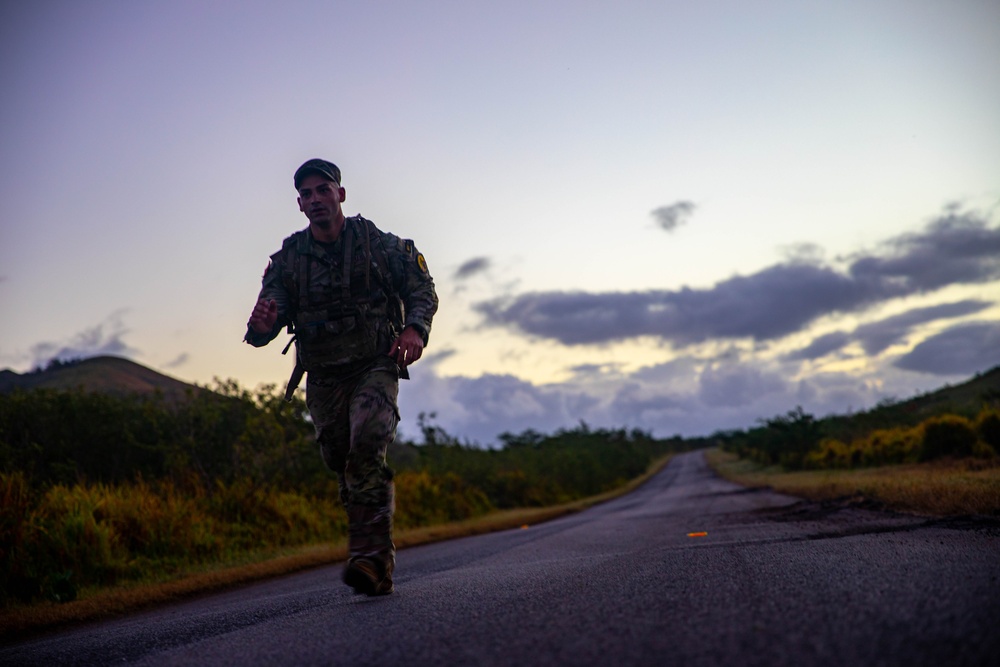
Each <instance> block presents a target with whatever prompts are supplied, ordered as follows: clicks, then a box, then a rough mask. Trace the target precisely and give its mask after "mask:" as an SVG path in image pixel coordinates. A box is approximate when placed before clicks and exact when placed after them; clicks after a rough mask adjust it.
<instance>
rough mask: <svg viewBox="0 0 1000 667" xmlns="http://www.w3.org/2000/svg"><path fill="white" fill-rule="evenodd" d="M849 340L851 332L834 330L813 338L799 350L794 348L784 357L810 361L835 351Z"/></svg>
mask: <svg viewBox="0 0 1000 667" xmlns="http://www.w3.org/2000/svg"><path fill="white" fill-rule="evenodd" d="M850 342H851V334H849V333H847V332H846V331H834V332H833V333H828V334H824V335H822V336H820V337H818V338H816V339H814V340H813V342H811V343H809V344H808V345H806V346H805V347H804V348H802V349H801V350H796V351H795V352H792V353H791V354H789V355H787V356H786V357H785V358H786V359H790V360H793V361H812V360H813V359H819V358H821V357H825V356H826V355H828V354H830V353H831V352H836V351H837V350H839V349H841V348H843V347H845V346H846V345H847V344H848V343H850Z"/></svg>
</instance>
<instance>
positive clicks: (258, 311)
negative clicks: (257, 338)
mask: <svg viewBox="0 0 1000 667" xmlns="http://www.w3.org/2000/svg"><path fill="white" fill-rule="evenodd" d="M277 321H278V302H277V301H275V300H274V299H261V300H259V301H258V302H257V305H256V306H254V307H253V312H252V313H250V322H248V324H249V325H250V328H251V329H253V330H254V331H256V332H257V333H259V334H265V333H270V331H271V329H273V328H274V323H275V322H277Z"/></svg>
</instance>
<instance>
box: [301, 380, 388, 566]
mask: <svg viewBox="0 0 1000 667" xmlns="http://www.w3.org/2000/svg"><path fill="white" fill-rule="evenodd" d="M314 375H315V374H314V373H310V374H309V375H308V378H307V380H306V405H307V406H308V408H309V414H310V415H311V416H312V420H313V424H314V426H315V427H316V440H317V442H318V443H319V450H320V454H321V455H322V457H323V462H324V463H325V464H326V466H327V467H328V468H330V470H332V471H333V472H335V473H336V474H337V481H338V482H339V484H340V500H341V502H343V504H344V508H345V509H346V510H347V520H348V549H349V551H350V556H351V558H352V559H354V558H361V557H364V558H369V559H371V560H373V561H376V562H377V563H379V564H380V565H382V566H383V567H384V569H385V572H386V573H388V574H391V573H392V570H393V569H394V567H395V563H396V546H395V545H394V544H393V542H392V514H393V511H394V510H395V487H394V485H393V482H392V477H393V473H392V470H391V469H390V468H389V465H388V464H387V463H386V458H385V457H386V449H387V448H388V447H389V443H391V442H392V441H393V440H394V439H395V438H396V425H397V424H398V423H399V412H398V410H397V409H396V399H397V396H398V393H399V377H398V371H397V370H396V368H395V367H393V368H391V369H390V368H386V367H385V366H383V365H376V366H375V367H372V368H369V369H368V370H366V371H365V372H363V373H362V374H360V375H358V376H355V377H352V378H347V379H345V378H328V377H323V376H318V377H314Z"/></svg>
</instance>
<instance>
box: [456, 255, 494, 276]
mask: <svg viewBox="0 0 1000 667" xmlns="http://www.w3.org/2000/svg"><path fill="white" fill-rule="evenodd" d="M490 265H491V262H490V259H489V258H488V257H473V258H472V259H470V260H468V261H466V262H463V263H462V265H461V266H459V267H458V268H457V269H456V270H455V275H454V276H452V277H453V278H454V279H455V280H468V279H469V278H471V277H473V276H475V275H476V274H478V273H483V272H484V271H486V270H487V269H489V268H490Z"/></svg>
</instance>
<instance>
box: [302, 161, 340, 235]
mask: <svg viewBox="0 0 1000 667" xmlns="http://www.w3.org/2000/svg"><path fill="white" fill-rule="evenodd" d="M345 194H346V193H345V191H344V188H342V187H340V185H339V184H337V183H335V182H334V181H328V180H326V179H325V178H323V177H322V176H320V175H318V174H309V175H308V176H306V177H305V178H304V179H303V180H302V183H300V184H299V197H298V202H299V210H300V211H302V212H303V213H305V214H306V217H307V218H309V222H310V223H311V224H314V225H317V226H318V227H320V228H322V229H330V228H331V227H332V226H333V225H334V224H335V223H336V221H338V220H339V219H340V218H342V217H343V216H344V214H343V213H342V212H341V209H340V205H341V204H342V203H343V201H344V196H345Z"/></svg>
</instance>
